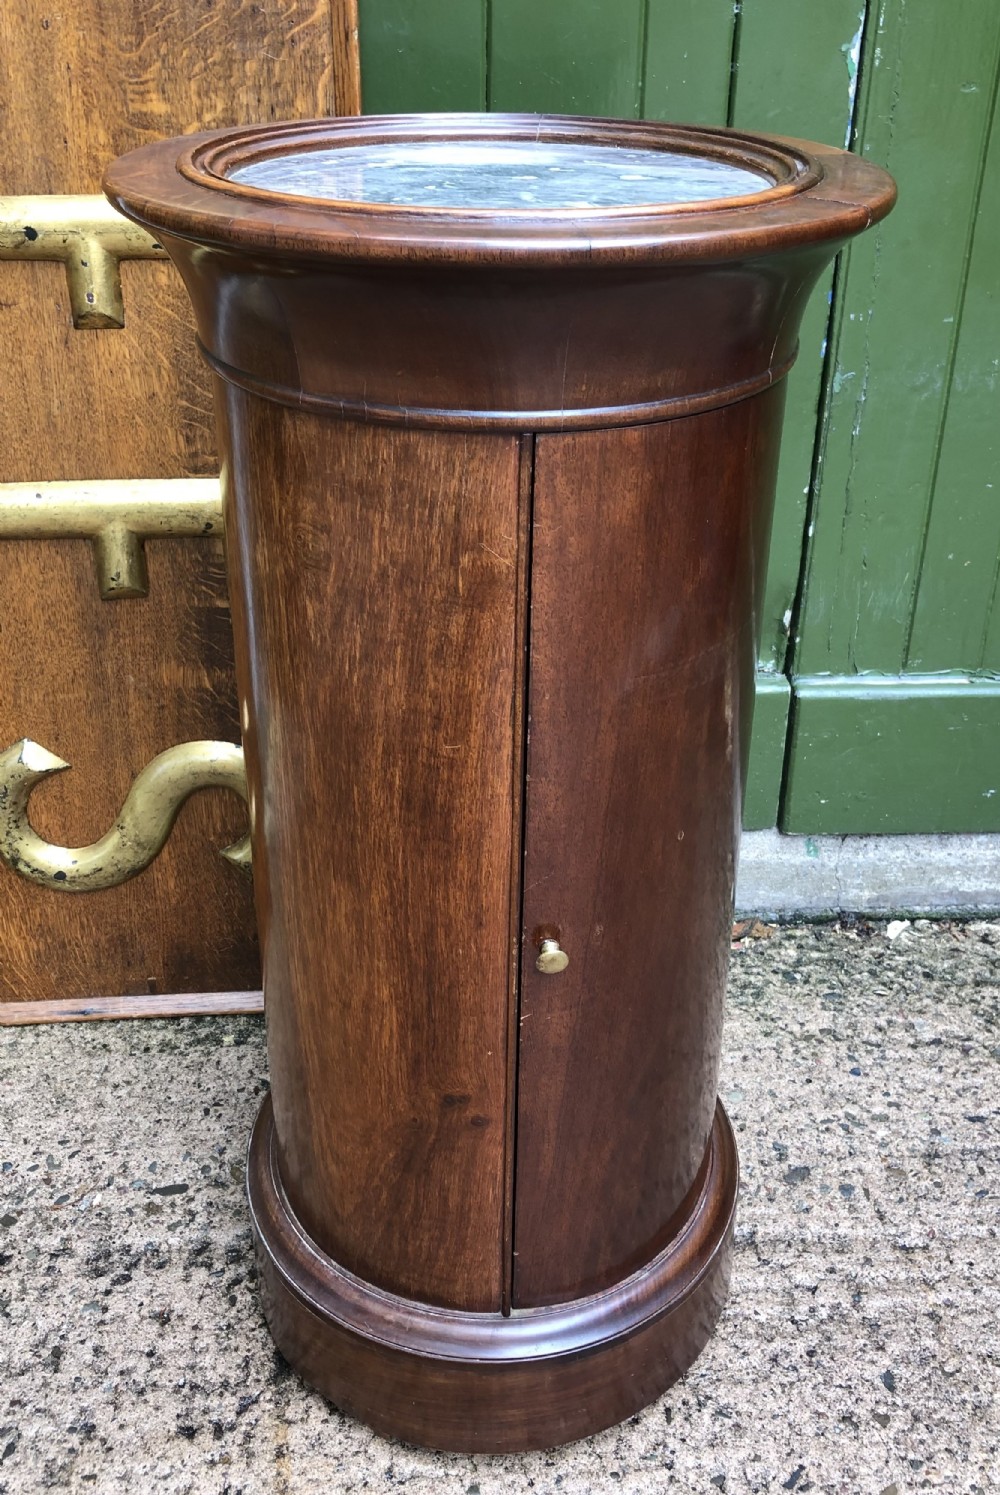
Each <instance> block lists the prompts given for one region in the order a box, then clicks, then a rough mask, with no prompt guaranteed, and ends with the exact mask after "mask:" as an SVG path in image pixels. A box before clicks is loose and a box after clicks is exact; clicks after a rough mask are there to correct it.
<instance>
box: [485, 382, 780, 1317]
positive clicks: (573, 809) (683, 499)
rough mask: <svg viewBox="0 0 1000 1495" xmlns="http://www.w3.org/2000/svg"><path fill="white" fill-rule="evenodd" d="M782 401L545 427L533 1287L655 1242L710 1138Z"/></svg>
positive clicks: (527, 1272) (538, 488)
mask: <svg viewBox="0 0 1000 1495" xmlns="http://www.w3.org/2000/svg"><path fill="white" fill-rule="evenodd" d="M783 398H784V386H783V385H778V386H776V387H775V388H774V389H773V390H771V391H770V392H769V393H767V394H764V395H758V396H757V397H756V398H754V399H752V400H742V401H740V402H738V403H737V404H734V405H727V406H725V407H723V408H722V409H718V410H714V411H712V412H711V413H710V414H707V415H702V416H694V417H688V418H687V419H685V420H676V421H665V422H662V423H659V424H657V425H650V426H634V427H632V428H630V429H627V430H613V431H586V432H579V433H574V434H573V435H566V436H545V437H542V438H540V439H539V441H538V444H537V449H536V455H535V493H534V511H533V524H532V550H531V556H532V565H531V578H532V585H531V668H530V680H529V720H530V723H531V736H530V744H529V750H528V774H529V782H530V790H529V794H528V799H527V812H526V824H525V857H524V921H523V927H524V937H525V953H526V958H525V960H524V962H523V965H522V972H523V975H522V983H521V1046H520V1066H519V1071H518V1075H519V1086H518V1130H517V1171H516V1177H517V1197H516V1214H515V1236H514V1245H515V1249H516V1252H517V1255H516V1257H515V1268H514V1302H515V1304H517V1305H518V1306H525V1305H529V1304H535V1303H551V1302H560V1301H564V1300H566V1299H569V1298H573V1297H578V1296H580V1294H581V1293H583V1292H594V1291H597V1290H598V1289H599V1288H601V1287H604V1286H605V1285H606V1284H607V1283H609V1282H613V1281H615V1280H617V1279H618V1278H620V1277H622V1276H625V1275H627V1274H628V1273H629V1272H630V1271H633V1270H635V1268H636V1267H637V1266H639V1265H640V1264H641V1263H642V1262H644V1261H647V1260H648V1259H649V1258H650V1257H651V1256H653V1255H655V1253H656V1252H657V1251H658V1250H660V1249H661V1248H662V1246H663V1245H664V1244H665V1241H666V1240H667V1239H668V1238H669V1234H670V1232H671V1230H672V1228H673V1226H674V1223H675V1216H676V1214H677V1211H678V1209H679V1208H680V1206H681V1205H682V1203H683V1201H684V1198H685V1196H686V1195H687V1193H688V1190H689V1189H690V1188H691V1184H692V1181H693V1179H694V1178H695V1175H696V1174H697V1171H698V1168H699V1166H700V1164H701V1161H702V1159H703V1157H704V1155H705V1148H706V1146H707V1143H708V1136H709V1132H710V1131H711V1127H712V1118H713V1115H714V1111H715V1094H716V1081H717V1075H718V1064H719V1045H720V1037H721V1030H722V1008H723V997H724V992H725V980H726V966H727V961H728V950H729V930H730V928H731V923H732V888H733V879H734V873H735V860H736V854H737V848H738V837H739V814H738V808H739V805H740V798H741V781H742V772H741V762H740V747H741V732H740V726H741V719H743V718H746V717H747V716H748V715H749V712H748V706H749V703H750V702H752V694H753V671H754V652H753V634H752V629H751V627H750V620H751V618H752V617H753V612H754V606H755V603H756V600H757V595H758V592H759V588H760V586H761V584H762V581H763V577H762V576H761V575H759V574H758V572H757V570H756V566H755V559H756V555H757V547H756V546H755V544H754V538H755V537H754V533H753V525H754V520H755V516H757V515H758V514H760V513H764V514H766V513H767V511H768V504H769V498H770V494H771V491H772V489H773V486H774V475H775V466H776V461H777V454H778V430H779V424H780V419H781V410H782V404H783ZM549 929H552V930H554V931H556V932H557V934H558V938H559V940H560V942H561V944H562V945H563V948H564V949H565V950H567V951H569V952H571V955H570V964H569V966H568V967H567V969H566V970H565V972H563V974H562V975H561V976H559V977H558V978H556V979H553V978H552V977H548V976H545V975H541V974H539V972H538V971H536V969H535V965H534V959H533V956H534V952H535V943H536V940H537V936H538V934H539V933H540V932H541V931H542V930H546V931H548V930H549ZM695 992H697V993H698V998H697V1000H696V1001H695V1000H692V995H693V993H695ZM640 1159H642V1160H644V1161H643V1162H639V1161H638V1160H640ZM637 1173H638V1174H641V1183H640V1182H639V1178H638V1177H637ZM598 1199H599V1200H600V1201H601V1204H600V1208H599V1209H597V1208H595V1207H594V1201H595V1200H598ZM553 1219H558V1220H560V1221H562V1222H564V1225H563V1228H562V1229H560V1231H559V1232H558V1233H556V1232H553V1230H552V1228H551V1227H552V1221H553Z"/></svg>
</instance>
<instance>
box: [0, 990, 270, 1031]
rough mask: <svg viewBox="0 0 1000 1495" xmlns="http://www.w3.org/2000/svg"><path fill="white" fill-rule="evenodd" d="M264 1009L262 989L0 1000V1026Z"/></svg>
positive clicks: (218, 1014) (220, 1014)
mask: <svg viewBox="0 0 1000 1495" xmlns="http://www.w3.org/2000/svg"><path fill="white" fill-rule="evenodd" d="M263 1012H264V993H263V992H262V991H201V992H196V993H194V995H187V996H185V995H182V994H180V993H178V992H170V993H168V994H166V995H164V996H158V997H90V998H88V999H86V1000H84V1001H81V1002H73V1001H69V1000H67V999H66V998H65V997H63V998H59V999H57V1000H56V1001H53V1002H0V1028H27V1027H32V1026H33V1025H34V1024H36V1023H96V1022H114V1021H115V1020H116V1019H118V1018H123V1017H127V1018H133V1017H159V1018H164V1017H239V1016H242V1015H247V1016H253V1017H255V1016H257V1015H258V1014H261V1015H263Z"/></svg>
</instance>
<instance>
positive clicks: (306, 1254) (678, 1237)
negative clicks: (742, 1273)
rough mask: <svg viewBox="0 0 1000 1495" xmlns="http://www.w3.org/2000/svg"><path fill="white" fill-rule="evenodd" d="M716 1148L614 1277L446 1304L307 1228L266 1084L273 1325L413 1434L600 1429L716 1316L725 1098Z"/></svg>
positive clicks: (722, 1275)
mask: <svg viewBox="0 0 1000 1495" xmlns="http://www.w3.org/2000/svg"><path fill="white" fill-rule="evenodd" d="M706 1164H707V1166H705V1167H704V1168H703V1170H702V1179H703V1183H702V1187H701V1189H700V1191H699V1192H698V1193H697V1194H696V1195H695V1196H694V1198H693V1199H692V1200H691V1201H690V1205H689V1208H688V1210H687V1212H686V1214H685V1217H684V1218H683V1220H681V1221H680V1222H679V1223H678V1227H677V1232H676V1234H675V1235H674V1237H673V1239H672V1240H671V1242H670V1244H669V1245H668V1246H667V1247H666V1248H665V1250H663V1251H661V1252H660V1253H659V1255H658V1256H656V1257H654V1258H653V1260H652V1261H650V1262H648V1263H647V1264H646V1265H645V1266H644V1267H642V1268H641V1269H640V1270H639V1271H638V1272H634V1273H633V1274H632V1275H631V1276H629V1277H626V1278H623V1279H622V1280H621V1281H620V1282H617V1283H615V1284H614V1285H613V1286H612V1287H610V1288H606V1289H604V1290H603V1291H602V1292H599V1293H594V1294H592V1295H590V1296H588V1297H586V1298H578V1299H576V1300H575V1301H573V1302H570V1303H559V1304H555V1305H553V1306H551V1307H544V1308H530V1309H520V1310H515V1311H514V1312H513V1313H512V1314H511V1315H510V1316H509V1317H503V1316H502V1315H500V1314H499V1313H496V1314H493V1313H471V1312H465V1311H459V1310H454V1309H446V1308H436V1307H433V1306H432V1305H429V1304H426V1303H417V1302H413V1301H411V1300H410V1299H407V1298H401V1297H397V1296H395V1295H394V1294H392V1293H388V1292H385V1291H383V1290H382V1289H381V1288H377V1287H373V1286H372V1285H371V1284H370V1283H367V1282H364V1281H362V1280H361V1278H359V1277H356V1276H354V1275H353V1274H352V1273H350V1272H347V1271H345V1270H344V1269H343V1267H340V1266H338V1265H337V1263H336V1262H335V1261H332V1260H331V1259H330V1257H329V1256H327V1255H325V1254H324V1253H323V1252H322V1251H320V1250H319V1248H318V1247H317V1246H316V1245H315V1244H314V1243H313V1242H312V1240H311V1239H310V1238H309V1237H308V1236H307V1235H306V1233H305V1231H304V1230H303V1228H302V1226H301V1225H300V1224H299V1222H298V1220H297V1219H296V1217H295V1215H294V1213H293V1211H292V1209H291V1206H290V1204H289V1202H288V1199H287V1197H286V1195H285V1191H284V1188H283V1186H282V1183H281V1179H280V1176H279V1173H278V1166H277V1149H276V1146H275V1134H274V1121H273V1116H272V1111H271V1099H270V1096H267V1097H266V1098H265V1100H264V1103H263V1105H262V1106H261V1110H260V1114H259V1116H258V1118H257V1123H256V1125H255V1127H254V1130H253V1135H252V1137H251V1139H250V1152H249V1158H248V1166H247V1184H248V1191H249V1197H250V1211H251V1216H252V1220H253V1227H254V1236H255V1241H256V1246H257V1259H258V1264H259V1268H260V1278H261V1294H262V1300H263V1304H264V1312H265V1315H266V1317H267V1321H268V1325H269V1326H270V1329H271V1333H272V1335H273V1336H274V1339H275V1342H276V1344H277V1345H278V1348H279V1349H280V1350H281V1352H282V1353H283V1354H284V1356H285V1357H286V1359H287V1360H289V1361H290V1362H291V1364H292V1365H293V1366H294V1367H295V1369H296V1370H297V1371H298V1372H299V1374H300V1375H302V1376H303V1377H304V1379H305V1380H306V1381H308V1382H309V1383H310V1384H311V1385H312V1386H314V1387H316V1389H317V1390H318V1391H320V1392H322V1393H323V1395H324V1396H326V1397H328V1398H329V1400H330V1401H332V1402H334V1403H335V1404H336V1405H337V1406H338V1407H340V1408H341V1409H342V1410H343V1411H344V1412H347V1413H349V1414H350V1415H351V1416H352V1417H357V1418H360V1419H361V1420H362V1421H364V1422H366V1423H368V1424H369V1425H370V1426H371V1427H373V1428H374V1429H375V1430H376V1431H377V1432H379V1433H383V1434H385V1435H386V1436H388V1437H393V1438H399V1439H402V1440H403V1441H404V1442H407V1443H415V1444H419V1445H422V1446H423V1447H427V1448H437V1449H449V1450H453V1451H456V1452H465V1453H515V1452H520V1451H523V1450H527V1449H537V1448H550V1447H553V1446H555V1445H557V1444H560V1443H569V1442H572V1441H573V1440H574V1439H577V1438H583V1437H586V1436H588V1435H589V1434H591V1433H596V1432H599V1431H600V1430H601V1429H602V1428H606V1427H610V1426H611V1425H612V1424H614V1423H616V1422H621V1421H623V1420H624V1419H625V1418H626V1417H630V1416H632V1415H633V1413H635V1412H637V1411H639V1409H640V1408H642V1407H644V1406H646V1405H647V1404H648V1403H649V1402H651V1401H653V1400H655V1398H656V1397H657V1396H659V1395H660V1393H661V1392H662V1391H664V1390H666V1388H667V1387H668V1386H669V1385H671V1383H672V1382H673V1381H675V1380H676V1379H677V1377H678V1376H680V1375H682V1374H683V1372H684V1371H685V1370H686V1369H687V1368H688V1366H689V1365H690V1364H691V1363H692V1361H693V1360H694V1359H695V1358H696V1357H697V1355H698V1354H699V1353H700V1352H701V1350H702V1349H703V1348H704V1346H705V1344H706V1343H707V1341H708V1339H709V1338H710V1336H711V1333H712V1330H713V1329H714V1327H715V1323H716V1321H717V1319H718V1316H719V1313H720V1311H721V1309H722V1304H723V1302H724V1300H725V1296H726V1290H727V1287H728V1283H729V1266H730V1255H731V1248H732V1233H733V1215H734V1209H735V1204H736V1192H737V1185H738V1181H739V1165H738V1160H737V1155H736V1142H735V1139H734V1137H733V1132H732V1128H731V1126H730V1124H729V1119H728V1117H727V1116H726V1113H725V1111H724V1110H723V1108H722V1104H721V1102H720V1103H719V1104H718V1105H717V1108H716V1113H715V1123H714V1126H713V1128H712V1135H711V1138H710V1140H709V1145H708V1154H707V1158H706Z"/></svg>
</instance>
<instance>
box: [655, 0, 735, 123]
mask: <svg viewBox="0 0 1000 1495" xmlns="http://www.w3.org/2000/svg"><path fill="white" fill-rule="evenodd" d="M735 20H736V10H735V8H734V6H733V0H646V35H645V57H644V69H643V78H642V100H641V102H642V109H641V112H642V114H643V115H644V116H645V117H646V118H647V119H668V120H672V121H673V122H674V123H675V124H685V125H724V124H726V123H727V114H728V109H729V85H730V81H731V65H732V51H733V30H734V27H735Z"/></svg>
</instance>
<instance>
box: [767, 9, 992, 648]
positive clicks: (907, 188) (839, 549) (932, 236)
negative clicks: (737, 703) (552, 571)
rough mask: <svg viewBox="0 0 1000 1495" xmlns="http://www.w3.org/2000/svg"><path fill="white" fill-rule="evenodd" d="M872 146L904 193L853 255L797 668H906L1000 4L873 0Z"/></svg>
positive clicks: (868, 151)
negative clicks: (876, 0) (877, 0)
mask: <svg viewBox="0 0 1000 1495" xmlns="http://www.w3.org/2000/svg"><path fill="white" fill-rule="evenodd" d="M873 42H874V47H873V51H872V65H871V68H870V70H869V84H868V88H867V97H866V100H865V123H864V126H863V137H862V140H863V150H864V153H865V155H866V156H868V157H870V158H871V159H873V160H876V161H880V162H882V163H883V164H885V165H887V166H888V167H889V169H890V171H892V172H893V174H894V175H895V176H896V178H897V181H898V182H899V187H900V202H899V205H898V207H897V209H896V211H895V212H894V213H893V214H892V215H891V216H890V217H889V218H888V219H887V220H886V222H885V223H884V224H883V225H881V226H880V227H879V228H877V229H875V230H873V231H872V232H871V233H869V234H866V235H864V236H863V237H862V238H861V239H859V240H857V241H856V243H855V244H854V245H853V246H852V247H851V249H850V251H849V252H848V255H849V258H848V266H847V274H846V277H845V282H846V283H845V288H844V298H843V308H842V311H841V313H840V321H839V337H838V341H837V346H836V368H835V373H834V377H833V380H832V384H831V390H832V394H831V401H830V408H829V417H828V425H827V431H826V442H825V448H824V452H823V458H824V461H823V466H822V469H821V477H822V486H821V491H820V494H819V501H818V504H817V507H816V518H815V523H816V533H815V537H814V542H813V546H812V551H811V556H810V565H809V574H808V583H807V588H806V595H805V606H804V609H803V614H802V620H801V631H800V640H799V644H798V648H797V652H796V669H797V671H798V672H800V673H802V674H806V675H820V674H825V673H831V674H851V673H853V672H855V671H863V670H876V671H882V672H885V673H887V674H895V673H897V672H898V671H899V669H900V668H901V666H902V663H903V659H904V654H905V645H906V640H907V636H908V632H909V624H910V614H911V607H912V600H913V596H914V590H915V579H916V575H917V570H918V565H919V558H920V554H921V551H922V544H923V534H924V526H925V521H926V515H927V509H928V500H929V494H930V489H931V484H932V477H933V471H934V466H935V457H936V451H937V442H938V432H939V428H940V424H941V419H942V414H943V402H944V390H945V387H946V383H947V380H948V377H949V373H950V369H951V358H952V341H953V337H954V328H955V318H956V317H957V315H958V314H959V311H960V305H961V294H962V286H963V282H964V271H965V263H966V255H967V248H968V241H969V232H970V227H971V219H972V213H973V210H974V206H975V199H976V188H977V184H978V179H979V163H980V157H981V154H982V150H983V146H984V137H985V131H986V128H987V125H988V120H989V111H990V102H991V96H992V81H993V77H994V72H995V68H996V61H997V50H998V44H1000V6H997V5H996V3H995V0H965V3H964V4H963V5H962V7H961V17H960V20H959V18H958V17H957V16H956V13H955V11H954V9H953V8H952V7H951V6H942V5H933V4H932V5H914V4H912V3H910V0H880V4H879V8H878V16H877V23H876V31H875V33H874V36H873Z"/></svg>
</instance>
